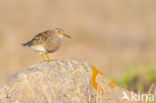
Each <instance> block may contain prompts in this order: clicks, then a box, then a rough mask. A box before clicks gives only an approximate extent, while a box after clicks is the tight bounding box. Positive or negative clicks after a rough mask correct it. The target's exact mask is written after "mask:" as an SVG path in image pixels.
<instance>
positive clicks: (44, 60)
mask: <svg viewBox="0 0 156 103" xmlns="http://www.w3.org/2000/svg"><path fill="white" fill-rule="evenodd" d="M41 56H42V58H43V62H46V59H45V57H44V54H41Z"/></svg>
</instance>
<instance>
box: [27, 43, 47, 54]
mask: <svg viewBox="0 0 156 103" xmlns="http://www.w3.org/2000/svg"><path fill="white" fill-rule="evenodd" d="M30 48H31V49H33V50H35V51H37V52H39V53H46V50H45V49H44V47H43V46H41V45H36V46H31V47H30Z"/></svg>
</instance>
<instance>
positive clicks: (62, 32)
mask: <svg viewBox="0 0 156 103" xmlns="http://www.w3.org/2000/svg"><path fill="white" fill-rule="evenodd" d="M54 32H55V33H56V34H57V36H60V37H67V38H71V37H70V36H69V35H67V34H66V33H64V31H63V29H60V28H57V29H55V31H54Z"/></svg>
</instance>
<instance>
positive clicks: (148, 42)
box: [0, 0, 156, 91]
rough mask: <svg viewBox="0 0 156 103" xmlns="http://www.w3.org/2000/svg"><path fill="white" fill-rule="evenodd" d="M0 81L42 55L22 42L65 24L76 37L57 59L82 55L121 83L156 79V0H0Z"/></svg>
mask: <svg viewBox="0 0 156 103" xmlns="http://www.w3.org/2000/svg"><path fill="white" fill-rule="evenodd" d="M0 12H1V14H0V49H1V51H0V58H1V59H0V80H1V81H2V80H3V81H5V80H7V79H8V78H9V77H10V76H12V75H13V74H15V73H16V72H18V71H20V70H22V69H23V68H25V67H28V66H30V65H33V64H37V63H40V62H41V60H42V58H41V56H40V55H39V54H37V53H36V52H34V51H32V50H31V49H29V48H23V47H22V46H21V45H20V44H22V43H24V42H27V41H29V40H31V39H32V37H33V36H34V35H35V34H37V33H39V32H42V31H45V30H48V29H54V28H56V27H61V28H63V29H64V31H65V32H66V33H67V34H68V35H70V36H71V37H72V39H66V40H65V42H64V44H63V46H62V48H61V49H60V50H59V51H57V52H56V53H54V54H50V57H51V58H52V59H58V60H66V59H80V60H85V61H87V62H89V63H91V64H92V65H95V66H96V67H97V68H98V69H99V70H101V71H102V72H103V73H104V74H105V75H107V76H109V77H110V78H112V79H114V80H115V81H116V82H117V83H119V85H120V86H123V87H125V88H128V89H130V90H135V91H138V90H139V91H148V90H149V88H150V87H151V85H152V84H153V85H154V84H155V83H156V0H98V1H97V0H1V3H0Z"/></svg>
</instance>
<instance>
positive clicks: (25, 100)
mask: <svg viewBox="0 0 156 103" xmlns="http://www.w3.org/2000/svg"><path fill="white" fill-rule="evenodd" d="M123 91H124V92H126V93H127V94H128V95H130V92H129V91H127V90H125V89H123V88H120V87H118V86H116V85H115V84H114V82H112V81H111V80H109V79H107V78H106V77H104V76H103V74H102V73H101V72H100V71H98V70H97V69H96V68H95V67H93V66H91V65H89V64H88V63H86V62H83V61H78V60H67V61H51V62H49V63H48V62H45V63H41V64H36V65H33V66H30V67H28V68H25V69H23V70H22V71H21V72H19V73H17V74H16V75H15V76H14V77H12V78H11V80H10V81H9V82H8V83H7V84H5V83H0V103H132V101H128V100H125V99H122V96H123V93H122V92H123Z"/></svg>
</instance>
